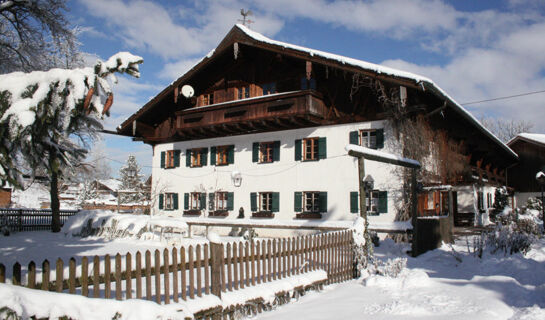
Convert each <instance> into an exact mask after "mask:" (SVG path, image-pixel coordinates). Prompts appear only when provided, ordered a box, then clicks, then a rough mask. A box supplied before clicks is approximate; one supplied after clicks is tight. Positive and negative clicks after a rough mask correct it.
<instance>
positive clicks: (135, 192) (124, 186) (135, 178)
mask: <svg viewBox="0 0 545 320" xmlns="http://www.w3.org/2000/svg"><path fill="white" fill-rule="evenodd" d="M140 169H141V168H140V166H139V165H138V162H137V161H136V158H135V157H134V156H133V155H130V156H129V158H128V159H127V163H125V165H124V166H123V167H121V169H119V176H120V179H119V180H120V181H121V190H122V191H126V192H121V193H120V195H119V202H120V203H129V202H140V201H143V200H145V199H144V198H145V192H144V187H143V182H142V178H143V176H144V175H142V174H140Z"/></svg>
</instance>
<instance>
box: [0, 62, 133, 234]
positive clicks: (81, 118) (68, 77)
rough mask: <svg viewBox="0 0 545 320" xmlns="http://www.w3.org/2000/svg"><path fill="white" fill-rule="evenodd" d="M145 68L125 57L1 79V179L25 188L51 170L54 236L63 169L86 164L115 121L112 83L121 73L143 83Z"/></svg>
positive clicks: (58, 222)
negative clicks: (107, 124) (108, 119)
mask: <svg viewBox="0 0 545 320" xmlns="http://www.w3.org/2000/svg"><path fill="white" fill-rule="evenodd" d="M142 62H143V59H142V58H141V57H137V56H133V55H132V54H130V53H127V52H122V53H118V54H116V55H114V56H112V57H111V58H110V59H109V60H108V61H106V62H103V61H98V62H97V64H96V65H95V67H94V68H82V69H73V70H63V69H51V70H49V71H46V72H42V71H35V72H31V73H22V72H14V73H10V74H5V75H0V179H2V180H6V181H8V182H10V183H11V184H12V185H14V186H15V187H19V188H22V187H23V180H22V176H23V174H24V173H30V174H32V175H34V174H35V173H36V171H37V170H43V169H45V170H46V172H47V173H48V175H49V177H50V196H51V212H52V223H51V229H52V231H53V232H58V231H60V212H59V209H60V204H59V195H58V184H59V178H62V174H63V170H62V169H63V168H64V167H70V166H77V165H79V164H80V162H81V161H82V160H83V159H84V158H85V155H86V154H87V150H88V148H89V145H88V141H92V140H93V139H95V138H96V137H97V134H98V131H99V130H102V123H101V121H100V120H101V119H102V118H103V117H104V115H106V116H108V115H109V109H110V107H111V105H112V103H113V94H112V90H111V88H110V85H109V83H108V81H106V79H108V78H111V79H112V80H114V81H115V76H114V73H116V72H119V73H127V74H129V75H132V76H134V77H139V75H140V73H139V71H138V64H140V63H142ZM22 168H28V169H26V170H25V169H22Z"/></svg>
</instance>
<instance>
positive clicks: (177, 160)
mask: <svg viewBox="0 0 545 320" xmlns="http://www.w3.org/2000/svg"><path fill="white" fill-rule="evenodd" d="M179 166H180V150H174V167H176V168H177V167H179Z"/></svg>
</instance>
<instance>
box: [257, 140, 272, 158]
mask: <svg viewBox="0 0 545 320" xmlns="http://www.w3.org/2000/svg"><path fill="white" fill-rule="evenodd" d="M273 153H274V142H262V143H260V144H259V162H260V163H266V162H273Z"/></svg>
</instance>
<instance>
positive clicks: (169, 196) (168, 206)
mask: <svg viewBox="0 0 545 320" xmlns="http://www.w3.org/2000/svg"><path fill="white" fill-rule="evenodd" d="M163 202H164V203H163V207H164V210H174V193H170V192H169V193H165V199H164V200H163Z"/></svg>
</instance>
